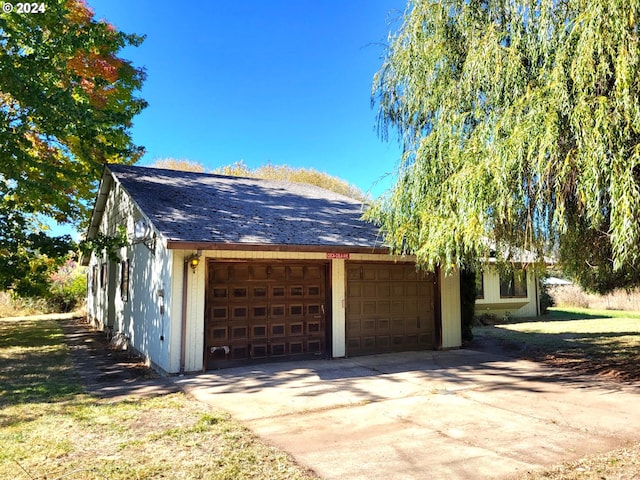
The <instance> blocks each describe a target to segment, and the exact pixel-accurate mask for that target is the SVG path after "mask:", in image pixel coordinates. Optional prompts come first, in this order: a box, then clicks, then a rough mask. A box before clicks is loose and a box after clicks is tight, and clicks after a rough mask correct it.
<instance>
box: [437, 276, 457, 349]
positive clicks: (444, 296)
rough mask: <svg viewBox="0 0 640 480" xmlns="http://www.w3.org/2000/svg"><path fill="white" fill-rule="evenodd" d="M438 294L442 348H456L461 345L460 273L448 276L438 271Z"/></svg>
mask: <svg viewBox="0 0 640 480" xmlns="http://www.w3.org/2000/svg"><path fill="white" fill-rule="evenodd" d="M439 281H440V294H441V303H440V309H441V311H442V348H457V347H460V345H462V325H461V321H460V318H461V317H460V315H461V312H460V272H459V271H458V270H454V271H452V272H451V273H449V274H445V273H444V271H443V270H441V271H440V279H439Z"/></svg>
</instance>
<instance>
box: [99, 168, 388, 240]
mask: <svg viewBox="0 0 640 480" xmlns="http://www.w3.org/2000/svg"><path fill="white" fill-rule="evenodd" d="M109 172H110V173H111V174H112V175H113V178H114V179H115V181H116V182H118V183H120V184H121V185H122V187H123V188H124V189H125V190H126V191H127V192H128V194H129V195H130V196H131V198H132V199H133V201H134V202H135V203H136V204H137V205H138V206H139V207H140V209H141V210H142V212H143V213H144V214H145V215H146V216H147V217H148V218H149V220H150V221H151V223H152V224H153V225H154V226H155V228H156V229H157V230H158V231H159V232H160V233H161V234H162V235H163V236H164V237H165V239H166V240H167V243H168V245H169V246H170V247H171V246H172V247H175V248H179V245H178V244H183V243H195V244H200V243H202V244H221V245H236V246H250V245H253V246H269V247H278V246H290V247H293V246H298V247H303V248H304V247H307V248H306V249H307V250H315V249H316V248H317V249H318V250H321V249H323V248H327V247H330V248H332V249H335V250H340V249H341V248H339V247H348V248H350V249H351V250H354V251H355V250H362V249H365V248H366V249H376V248H379V247H381V239H380V237H379V231H378V229H377V227H376V226H375V225H373V224H371V223H368V222H365V221H363V220H362V219H361V217H362V213H363V205H362V204H361V203H360V202H358V201H356V200H354V199H352V198H349V197H345V196H343V195H339V194H337V193H334V192H331V191H329V190H325V189H323V188H319V187H316V186H313V185H307V184H301V183H292V182H283V181H271V180H260V179H253V178H244V177H229V176H224V175H215V174H207V173H194V172H182V171H176V170H165V169H158V168H148V167H135V166H124V165H108V166H107V167H106V168H105V176H106V175H109ZM103 183H104V180H103ZM95 215H96V211H95V210H94V217H95ZM95 220H96V219H95V218H93V219H92V225H95ZM89 236H91V230H90V232H89Z"/></svg>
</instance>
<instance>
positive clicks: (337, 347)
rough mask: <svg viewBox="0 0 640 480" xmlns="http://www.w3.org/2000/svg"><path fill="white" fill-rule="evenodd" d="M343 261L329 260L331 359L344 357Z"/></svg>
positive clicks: (344, 306)
mask: <svg viewBox="0 0 640 480" xmlns="http://www.w3.org/2000/svg"><path fill="white" fill-rule="evenodd" d="M345 288H346V285H345V260H344V259H342V258H333V259H332V260H331V312H332V318H331V326H332V328H331V340H332V341H331V344H332V352H331V356H332V357H333V358H339V357H344V356H346V353H347V349H346V343H345V342H346V335H345V334H346V331H345V325H346V305H345V303H346V300H345Z"/></svg>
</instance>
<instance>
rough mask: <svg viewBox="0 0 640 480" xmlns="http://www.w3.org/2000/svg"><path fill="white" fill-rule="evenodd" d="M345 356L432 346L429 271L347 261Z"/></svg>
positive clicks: (432, 310) (432, 289) (400, 265)
mask: <svg viewBox="0 0 640 480" xmlns="http://www.w3.org/2000/svg"><path fill="white" fill-rule="evenodd" d="M346 268H347V318H346V322H347V325H346V327H347V329H346V330H347V331H346V335H347V355H363V354H371V353H383V352H392V351H402V350H423V349H432V348H434V338H435V336H434V323H435V322H434V317H435V315H434V291H435V283H434V282H435V276H434V274H433V273H425V272H418V271H416V267H415V265H413V264H374V263H348V264H347V267H346Z"/></svg>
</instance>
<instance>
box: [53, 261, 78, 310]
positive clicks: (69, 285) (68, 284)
mask: <svg viewBox="0 0 640 480" xmlns="http://www.w3.org/2000/svg"><path fill="white" fill-rule="evenodd" d="M47 296H48V298H49V303H50V305H51V307H52V308H53V309H54V310H55V311H56V312H71V311H73V310H75V309H76V308H77V307H79V306H80V305H82V303H83V302H84V300H85V298H86V296H87V277H86V271H85V268H83V267H82V266H80V265H78V264H77V262H75V261H74V260H73V259H72V258H69V259H67V261H66V262H65V263H64V265H62V266H61V267H60V268H59V269H58V270H57V271H56V272H55V273H54V274H53V275H51V286H50V287H49V293H48V295H47Z"/></svg>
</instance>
